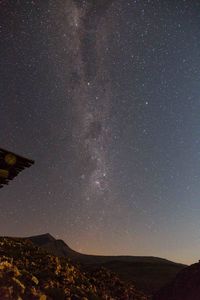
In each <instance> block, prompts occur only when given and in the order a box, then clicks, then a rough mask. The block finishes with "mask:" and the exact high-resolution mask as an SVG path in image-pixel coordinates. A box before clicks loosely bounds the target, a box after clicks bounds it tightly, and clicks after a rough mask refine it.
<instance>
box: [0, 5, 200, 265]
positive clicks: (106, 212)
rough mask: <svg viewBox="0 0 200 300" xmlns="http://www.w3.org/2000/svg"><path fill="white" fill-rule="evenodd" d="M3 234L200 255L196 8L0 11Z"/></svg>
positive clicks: (92, 249)
mask: <svg viewBox="0 0 200 300" xmlns="http://www.w3.org/2000/svg"><path fill="white" fill-rule="evenodd" d="M0 22H1V27H0V30H1V45H0V47H1V56H0V66H1V67H0V75H1V80H0V135H1V142H0V147H1V148H5V149H8V150H10V151H13V152H16V153H18V154H20V155H23V156H25V157H28V158H31V159H33V160H35V165H34V166H32V167H31V168H30V169H27V170H25V171H24V172H23V173H21V174H20V175H19V176H18V177H17V178H16V179H15V180H14V181H12V182H11V183H10V184H9V186H6V187H4V188H3V189H1V190H0V194H1V196H0V235H10V236H30V235H36V234H42V233H46V232H49V233H51V234H52V235H53V236H54V237H56V238H61V239H63V240H64V241H65V242H66V243H67V244H68V245H69V246H70V247H72V248H73V249H75V250H77V251H81V252H83V253H88V254H104V255H106V254H107V255H116V254H120V255H126V254H128V255H152V256H159V257H164V258H168V259H171V260H174V261H178V262H184V263H192V262H195V261H198V260H199V258H200V2H199V0H174V1H171V0H137V1H136V0H135V1H133V0H132V1H124V0H112V1H111V0H110V1H106V0H99V1H98V0H97V1H92V0H85V1H84V0H82V1H81V0H58V1H54V0H45V1H42V0H41V1H39V0H37V1H36V0H34V1H26V0H18V1H17V0H10V1H6V0H5V1H0Z"/></svg>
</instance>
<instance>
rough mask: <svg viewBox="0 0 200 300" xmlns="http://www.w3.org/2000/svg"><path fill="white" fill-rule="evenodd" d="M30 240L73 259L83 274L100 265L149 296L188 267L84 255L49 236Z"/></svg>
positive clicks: (156, 260)
mask: <svg viewBox="0 0 200 300" xmlns="http://www.w3.org/2000/svg"><path fill="white" fill-rule="evenodd" d="M28 239H30V240H31V241H32V242H33V243H34V244H35V245H37V246H40V247H43V248H44V249H46V250H47V251H49V252H50V253H52V254H54V255H56V256H61V257H62V256H63V257H68V258H70V259H71V261H72V262H74V263H78V264H80V266H81V268H82V270H83V271H93V270H95V269H97V268H99V267H100V266H101V267H104V268H107V269H108V270H110V271H112V272H115V273H116V274H117V275H118V276H119V277H120V279H121V280H124V281H126V282H128V283H133V282H134V283H135V285H136V286H137V287H138V288H139V289H141V290H142V291H144V292H145V293H146V294H153V293H155V292H156V291H158V290H159V289H161V288H162V287H163V286H165V285H166V284H167V283H169V282H170V281H171V280H173V279H174V278H175V276H176V275H177V273H178V272H179V271H181V270H182V269H183V268H185V265H182V264H178V263H174V262H172V261H169V260H166V259H163V258H158V257H150V256H149V257H148V256H147V257H143V256H100V255H87V254H81V253H78V252H76V251H74V250H72V249H71V248H70V247H69V246H68V245H66V244H65V243H64V242H63V241H62V240H56V239H55V238H54V237H52V236H51V235H50V234H48V233H47V234H43V235H39V236H33V237H29V238H28Z"/></svg>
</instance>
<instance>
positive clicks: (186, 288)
mask: <svg viewBox="0 0 200 300" xmlns="http://www.w3.org/2000/svg"><path fill="white" fill-rule="evenodd" d="M199 299H200V262H199V263H196V264H193V265H191V266H189V267H187V268H185V269H183V270H182V271H180V272H179V273H178V275H177V276H176V278H175V279H174V280H173V281H172V282H171V283H170V284H168V285H167V286H165V287H164V288H162V289H161V290H160V291H159V292H157V293H156V295H155V296H154V297H153V300H199Z"/></svg>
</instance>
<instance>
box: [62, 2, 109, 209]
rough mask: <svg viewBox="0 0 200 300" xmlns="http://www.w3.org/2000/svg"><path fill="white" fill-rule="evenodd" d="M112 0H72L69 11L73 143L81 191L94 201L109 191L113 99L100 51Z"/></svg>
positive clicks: (104, 44)
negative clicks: (110, 121)
mask: <svg viewBox="0 0 200 300" xmlns="http://www.w3.org/2000/svg"><path fill="white" fill-rule="evenodd" d="M111 3H112V1H103V3H102V1H99V3H98V1H97V3H96V4H93V3H92V2H90V1H84V2H82V1H74V2H73V3H69V5H70V8H71V11H70V13H69V15H68V20H69V30H70V32H71V37H70V40H69V42H70V43H71V45H72V48H71V56H72V60H73V69H72V70H71V72H72V74H73V83H74V84H73V90H72V92H71V97H72V99H73V103H74V107H75V111H74V119H75V121H74V126H73V143H74V145H75V151H76V161H77V162H78V164H77V165H78V174H77V175H78V176H80V178H81V186H82V195H83V196H84V197H85V200H86V205H87V201H88V202H90V201H95V200H97V198H99V197H101V200H102V199H103V198H102V197H103V196H105V193H106V192H108V189H109V184H108V179H107V177H108V168H107V149H108V143H109V138H110V137H109V135H110V130H111V129H110V128H109V123H108V121H109V115H110V101H111V99H112V93H111V87H110V84H109V72H108V70H107V68H106V64H105V62H104V56H103V52H104V51H105V50H104V49H105V48H106V42H107V41H106V38H107V33H108V30H109V29H108V26H109V22H107V21H106V17H107V11H108V9H109V6H110V5H111ZM98 200H100V199H98Z"/></svg>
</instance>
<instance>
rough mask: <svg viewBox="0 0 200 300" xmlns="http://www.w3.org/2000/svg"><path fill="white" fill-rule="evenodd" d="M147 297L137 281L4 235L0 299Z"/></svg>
mask: <svg viewBox="0 0 200 300" xmlns="http://www.w3.org/2000/svg"><path fill="white" fill-rule="evenodd" d="M6 299H8V300H36V299H39V300H65V299H66V300H78V299H81V300H87V299H88V300H115V299H116V300H120V299H121V300H147V299H148V298H147V297H146V296H145V295H144V294H143V293H141V292H139V291H138V290H137V289H136V288H135V287H134V286H133V285H130V284H125V283H124V282H122V281H121V280H120V279H119V278H118V277H117V276H116V275H115V274H114V273H112V272H110V271H108V270H106V269H105V268H100V269H96V270H93V271H92V272H90V273H84V272H82V271H80V269H79V267H78V266H75V265H73V264H72V263H70V261H69V260H68V259H66V258H58V257H56V256H53V255H51V254H49V253H48V252H45V251H44V250H42V249H41V248H39V247H36V246H34V245H33V244H32V242H31V241H28V240H22V239H16V238H0V300H6Z"/></svg>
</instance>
